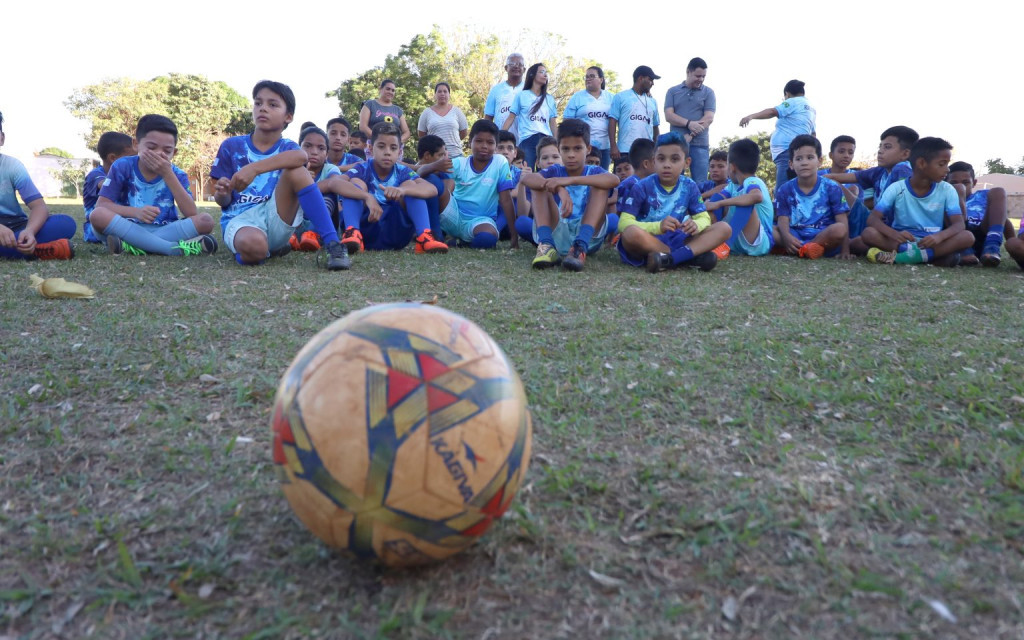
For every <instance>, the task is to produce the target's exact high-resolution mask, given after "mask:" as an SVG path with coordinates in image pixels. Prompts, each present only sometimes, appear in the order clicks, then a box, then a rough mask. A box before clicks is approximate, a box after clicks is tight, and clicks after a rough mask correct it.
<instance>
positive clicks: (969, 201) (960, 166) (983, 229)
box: [946, 162, 1015, 267]
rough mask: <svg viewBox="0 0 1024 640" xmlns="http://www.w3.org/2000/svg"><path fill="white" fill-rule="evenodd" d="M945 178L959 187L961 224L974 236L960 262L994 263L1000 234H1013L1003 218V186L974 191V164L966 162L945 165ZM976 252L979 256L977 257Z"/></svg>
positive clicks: (969, 263)
mask: <svg viewBox="0 0 1024 640" xmlns="http://www.w3.org/2000/svg"><path fill="white" fill-rule="evenodd" d="M946 182H948V183H949V184H951V185H953V186H954V187H957V189H958V191H959V189H963V192H964V193H963V196H964V202H963V203H962V205H963V208H964V213H965V220H964V224H965V225H966V226H967V230H968V231H970V232H971V235H973V236H974V246H973V247H968V248H966V249H964V251H963V253H961V254H960V266H961V267H975V266H977V265H978V264H983V265H985V266H986V267H998V266H999V263H1000V262H1001V260H1002V259H1001V258H1000V256H999V250H1000V248H1001V247H1002V246H1003V237H1004V236H1005V237H1006V238H1007V239H1010V238H1013V237H1014V235H1015V234H1014V232H1013V225H1012V224H1010V221H1009V220H1007V219H1006V190H1005V189H1003V188H1002V187H994V188H992V189H980V190H977V191H975V189H974V187H976V186H977V185H978V181H977V180H976V179H975V178H974V167H972V166H971V165H970V164H968V163H966V162H954V163H953V164H951V165H949V175H947V176H946ZM978 256H981V259H980V261H979V259H978Z"/></svg>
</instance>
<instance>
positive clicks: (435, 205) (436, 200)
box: [424, 173, 444, 240]
mask: <svg viewBox="0 0 1024 640" xmlns="http://www.w3.org/2000/svg"><path fill="white" fill-rule="evenodd" d="M424 180H426V181H427V182H429V183H430V184H432V185H434V188H435V189H437V193H438V195H436V196H434V197H433V198H427V199H426V200H425V202H426V203H427V217H428V218H429V219H430V230H431V231H433V232H434V237H435V238H437V239H438V240H441V239H442V238H444V233H443V232H442V231H441V197H440V194H441V192H442V191H444V181H442V180H441V179H440V178H438V177H437V174H434V173H431V174H430V175H428V176H427V177H426V178H424Z"/></svg>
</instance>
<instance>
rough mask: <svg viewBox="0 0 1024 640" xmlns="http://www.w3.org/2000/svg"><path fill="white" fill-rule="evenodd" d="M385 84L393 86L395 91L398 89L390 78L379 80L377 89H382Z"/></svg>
mask: <svg viewBox="0 0 1024 640" xmlns="http://www.w3.org/2000/svg"><path fill="white" fill-rule="evenodd" d="M386 84H393V85H395V88H396V89H397V88H398V84H397V83H396V82H395V81H394V80H392V79H391V78H384V79H383V80H381V81H380V87H378V88H379V89H383V88H384V85H386Z"/></svg>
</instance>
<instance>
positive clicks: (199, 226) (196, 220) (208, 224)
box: [192, 213, 214, 235]
mask: <svg viewBox="0 0 1024 640" xmlns="http://www.w3.org/2000/svg"><path fill="white" fill-rule="evenodd" d="M192 224H194V225H195V227H196V231H197V232H198V233H200V234H202V235H205V234H207V233H211V232H212V231H213V226H214V222H213V217H212V216H210V214H208V213H200V214H198V215H196V216H195V217H193V218H192Z"/></svg>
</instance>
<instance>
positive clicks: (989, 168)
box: [985, 158, 1024, 176]
mask: <svg viewBox="0 0 1024 640" xmlns="http://www.w3.org/2000/svg"><path fill="white" fill-rule="evenodd" d="M985 173H1008V174H1011V175H1014V174H1015V175H1018V176H1024V158H1021V163H1020V165H1018V166H1017V167H1016V168H1014V167H1011V166H1010V165H1008V164H1006V163H1004V162H1003V159H1002V158H991V159H989V160H986V161H985Z"/></svg>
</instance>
